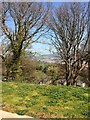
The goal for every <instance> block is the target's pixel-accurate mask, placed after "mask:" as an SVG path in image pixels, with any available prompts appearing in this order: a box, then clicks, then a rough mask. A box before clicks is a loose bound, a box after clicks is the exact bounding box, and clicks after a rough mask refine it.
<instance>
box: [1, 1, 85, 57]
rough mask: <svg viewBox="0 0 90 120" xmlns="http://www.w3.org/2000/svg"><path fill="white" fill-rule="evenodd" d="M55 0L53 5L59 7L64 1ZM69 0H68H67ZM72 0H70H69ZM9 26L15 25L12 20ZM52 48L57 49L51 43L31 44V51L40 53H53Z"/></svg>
mask: <svg viewBox="0 0 90 120" xmlns="http://www.w3.org/2000/svg"><path fill="white" fill-rule="evenodd" d="M52 1H53V5H54V6H55V7H58V6H59V5H61V4H62V3H60V2H55V1H57V0H52ZM66 1H67V0H66ZM69 1H70V0H69ZM86 1H87V0H86ZM8 26H9V27H11V28H12V27H13V24H12V23H11V22H8ZM40 40H41V41H43V40H44V41H45V42H50V40H49V39H45V37H44V36H43V37H41V38H40ZM0 41H1V38H0ZM50 49H52V51H55V49H54V47H53V46H50V45H48V44H40V43H33V44H32V45H31V49H30V50H31V51H32V52H37V53H38V54H41V55H42V54H51V53H52V52H51V51H50Z"/></svg>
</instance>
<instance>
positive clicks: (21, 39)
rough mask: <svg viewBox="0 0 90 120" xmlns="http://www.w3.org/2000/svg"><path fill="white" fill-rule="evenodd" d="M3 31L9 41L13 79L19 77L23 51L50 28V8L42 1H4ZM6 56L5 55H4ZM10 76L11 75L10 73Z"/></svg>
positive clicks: (10, 71) (10, 66)
mask: <svg viewBox="0 0 90 120" xmlns="http://www.w3.org/2000/svg"><path fill="white" fill-rule="evenodd" d="M2 4H3V7H2V26H1V27H2V31H3V34H4V36H5V37H6V39H4V41H3V42H6V41H8V45H9V47H10V52H11V53H12V55H11V56H12V57H11V59H10V63H9V65H8V67H9V68H10V70H9V74H10V73H11V75H12V79H13V80H16V79H18V78H17V77H18V73H20V72H18V71H19V63H20V57H21V55H22V54H23V51H25V49H26V48H27V47H28V46H29V45H30V44H31V43H33V42H36V41H37V40H38V39H39V38H40V37H41V36H42V35H43V34H44V33H45V32H47V31H48V29H47V28H46V27H45V22H46V18H47V13H48V10H49V9H48V8H47V9H46V8H44V6H43V4H42V3H33V2H30V3H25V2H16V3H15V2H11V3H10V2H8V3H7V2H4V3H2ZM45 7H46V6H45ZM3 57H4V56H3ZM8 77H9V75H8Z"/></svg>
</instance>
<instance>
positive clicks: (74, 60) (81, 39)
mask: <svg viewBox="0 0 90 120" xmlns="http://www.w3.org/2000/svg"><path fill="white" fill-rule="evenodd" d="M87 10H88V9H87V4H83V3H81V4H80V3H70V4H68V3H67V4H65V5H62V6H61V5H60V7H59V8H57V9H56V10H55V11H54V13H53V16H52V14H51V17H50V22H49V27H50V28H51V31H53V33H52V34H51V42H52V44H53V45H54V47H55V48H56V50H57V53H58V55H59V56H60V58H61V59H62V60H63V61H64V62H65V70H66V71H65V78H66V81H67V85H70V84H74V83H75V82H76V78H77V77H78V75H79V72H80V71H81V70H83V69H84V67H85V65H86V64H87V62H85V61H84V60H83V59H84V57H85V56H87V54H86V49H85V47H86V45H87V42H86V41H87V37H88V34H87V24H88V17H87ZM82 43H83V44H84V47H83V50H80V46H81V44H82Z"/></svg>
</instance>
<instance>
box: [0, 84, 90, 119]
mask: <svg viewBox="0 0 90 120" xmlns="http://www.w3.org/2000/svg"><path fill="white" fill-rule="evenodd" d="M0 85H1V83H0ZM88 91H89V88H81V87H71V86H70V87H67V86H54V85H34V84H28V83H19V82H17V83H16V82H3V83H2V109H3V110H5V111H9V112H14V113H17V114H19V115H24V114H25V115H29V116H32V117H34V118H87V117H90V116H89V109H88V107H89V106H90V99H89V98H88V97H90V96H88Z"/></svg>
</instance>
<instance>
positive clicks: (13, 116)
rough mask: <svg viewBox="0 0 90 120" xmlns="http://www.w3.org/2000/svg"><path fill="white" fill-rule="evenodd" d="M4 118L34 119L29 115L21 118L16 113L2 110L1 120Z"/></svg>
mask: <svg viewBox="0 0 90 120" xmlns="http://www.w3.org/2000/svg"><path fill="white" fill-rule="evenodd" d="M2 118H32V117H30V116H27V115H23V116H21V115H17V114H16V113H9V112H6V111H3V110H0V120H1V119H2Z"/></svg>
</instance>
